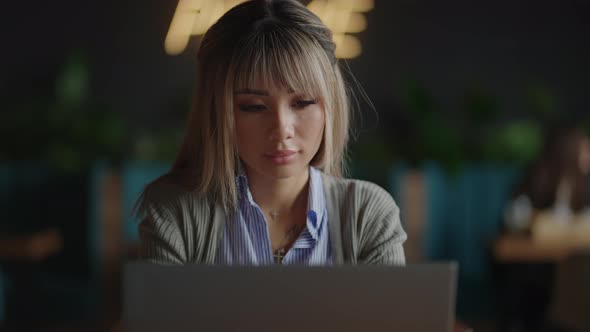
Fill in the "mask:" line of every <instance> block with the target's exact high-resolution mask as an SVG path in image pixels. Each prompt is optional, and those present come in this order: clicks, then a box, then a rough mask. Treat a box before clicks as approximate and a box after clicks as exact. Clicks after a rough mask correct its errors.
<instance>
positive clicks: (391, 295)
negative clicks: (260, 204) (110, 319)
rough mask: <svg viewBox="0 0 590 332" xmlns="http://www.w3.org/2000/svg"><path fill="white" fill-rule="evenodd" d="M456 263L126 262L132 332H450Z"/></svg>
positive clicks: (128, 331) (126, 309) (126, 310)
mask: <svg viewBox="0 0 590 332" xmlns="http://www.w3.org/2000/svg"><path fill="white" fill-rule="evenodd" d="M457 269H458V268H457V264H456V263H436V264H417V265H408V266H406V267H387V266H366V265H365V266H346V265H345V266H331V267H306V266H267V267H227V266H206V265H184V266H167V265H156V264H150V263H145V262H132V263H128V264H126V266H125V271H124V299H123V302H124V303H123V324H124V331H125V332H152V331H158V332H160V331H177V332H184V331H191V332H193V331H207V332H209V331H211V332H215V331H220V332H222V331H223V332H225V331H269V332H270V331H272V332H277V331H279V332H295V331H297V332H301V331H305V332H320V331H321V332H326V331H339V332H359V331H370V332H392V331H403V332H422V331H424V332H433V331H436V332H445V331H447V332H450V331H451V330H452V324H453V322H454V317H455V293H456V283H457Z"/></svg>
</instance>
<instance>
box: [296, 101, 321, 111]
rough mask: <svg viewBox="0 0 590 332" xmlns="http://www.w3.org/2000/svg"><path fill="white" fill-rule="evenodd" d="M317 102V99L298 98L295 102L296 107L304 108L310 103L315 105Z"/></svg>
mask: <svg viewBox="0 0 590 332" xmlns="http://www.w3.org/2000/svg"><path fill="white" fill-rule="evenodd" d="M314 104H316V101H315V100H314V99H309V100H298V101H296V102H295V104H294V107H295V108H297V109H303V108H306V107H307V106H309V105H314Z"/></svg>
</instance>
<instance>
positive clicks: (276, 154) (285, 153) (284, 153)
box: [266, 150, 297, 158]
mask: <svg viewBox="0 0 590 332" xmlns="http://www.w3.org/2000/svg"><path fill="white" fill-rule="evenodd" d="M296 153H297V151H295V150H277V151H273V152H270V153H266V155H267V156H268V157H271V158H274V157H288V156H291V155H294V154H296Z"/></svg>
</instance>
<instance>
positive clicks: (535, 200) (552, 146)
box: [515, 128, 588, 211]
mask: <svg viewBox="0 0 590 332" xmlns="http://www.w3.org/2000/svg"><path fill="white" fill-rule="evenodd" d="M587 137H588V136H587V134H586V133H585V132H584V131H583V130H582V129H579V128H557V129H554V130H551V131H549V133H548V135H547V137H546V138H545V144H544V147H543V149H542V151H541V153H540V156H539V158H538V159H537V161H536V162H534V163H533V164H532V165H531V166H530V167H529V170H528V171H527V175H526V177H525V178H524V180H523V181H522V182H521V184H520V185H519V186H518V187H517V190H516V192H515V196H516V195H519V194H525V195H527V196H528V197H529V198H530V199H531V203H532V205H533V206H534V207H535V208H536V209H548V208H551V207H552V206H553V204H555V201H556V199H557V191H558V187H559V184H560V182H561V181H562V180H567V181H568V182H569V183H570V185H571V195H570V202H569V205H570V208H572V209H573V210H574V211H578V210H580V209H582V208H583V207H584V206H585V204H586V203H587V202H588V193H587V181H586V174H584V173H583V172H582V170H581V169H580V165H579V157H580V146H581V143H582V141H583V140H584V139H586V138H587Z"/></svg>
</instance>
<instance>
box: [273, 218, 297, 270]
mask: <svg viewBox="0 0 590 332" xmlns="http://www.w3.org/2000/svg"><path fill="white" fill-rule="evenodd" d="M274 212H275V215H272V212H271V217H272V219H273V221H274V220H275V219H276V217H277V216H278V212H276V211H274ZM303 227H304V226H303V225H299V224H295V225H293V226H292V227H291V228H290V229H289V231H288V232H287V234H286V235H285V238H284V239H283V241H282V243H284V245H283V246H281V247H280V248H278V249H277V250H276V251H275V252H274V253H273V258H274V261H275V264H283V259H285V256H286V255H287V249H286V247H287V246H288V245H289V244H290V243H291V242H292V241H293V240H294V239H295V237H296V236H298V235H299V234H300V233H301V231H302V230H303Z"/></svg>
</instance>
